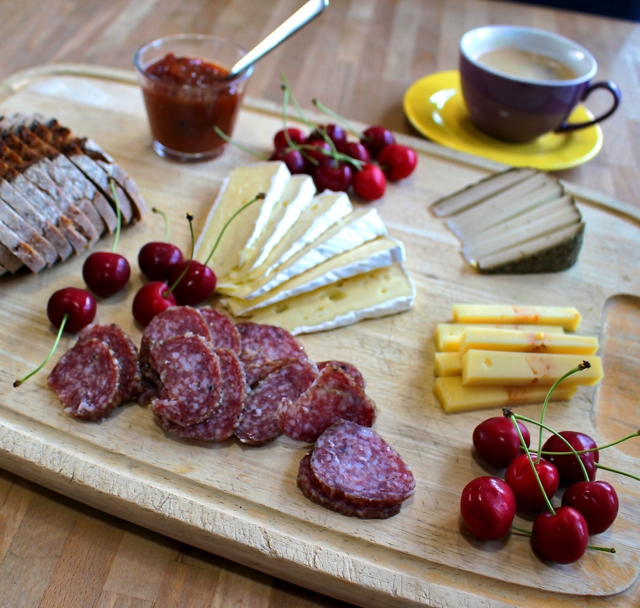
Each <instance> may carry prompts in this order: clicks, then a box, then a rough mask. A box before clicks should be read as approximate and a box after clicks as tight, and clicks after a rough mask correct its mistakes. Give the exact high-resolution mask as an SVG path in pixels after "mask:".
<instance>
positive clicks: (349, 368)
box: [317, 361, 367, 390]
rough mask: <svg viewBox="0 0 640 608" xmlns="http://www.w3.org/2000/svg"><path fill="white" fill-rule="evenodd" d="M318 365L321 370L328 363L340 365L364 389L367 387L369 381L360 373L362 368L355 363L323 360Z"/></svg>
mask: <svg viewBox="0 0 640 608" xmlns="http://www.w3.org/2000/svg"><path fill="white" fill-rule="evenodd" d="M317 365H318V369H319V370H320V371H322V370H323V369H324V368H325V367H327V366H328V365H331V366H332V367H339V368H340V369H341V370H342V371H343V372H345V373H346V374H349V375H350V376H351V377H352V378H353V379H354V380H355V381H356V383H357V385H358V386H359V387H360V388H361V389H362V390H364V389H365V388H367V383H366V381H365V379H364V377H363V376H362V374H361V373H360V370H359V369H358V368H357V367H356V366H355V365H353V363H346V362H345V361H321V362H320V363H318V364H317Z"/></svg>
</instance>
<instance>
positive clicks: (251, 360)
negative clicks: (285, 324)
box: [236, 323, 311, 387]
mask: <svg viewBox="0 0 640 608" xmlns="http://www.w3.org/2000/svg"><path fill="white" fill-rule="evenodd" d="M236 327H237V329H238V331H239V332H240V344H241V347H242V352H241V353H240V360H241V361H242V364H243V365H244V373H245V376H246V378H247V385H248V386H250V387H253V386H255V385H256V383H258V382H259V381H260V378H261V377H263V376H264V368H263V364H264V363H265V362H266V361H275V360H276V359H290V358H294V359H299V360H301V361H308V362H311V360H310V359H309V357H308V356H307V353H306V352H305V351H304V348H303V347H302V345H301V344H300V343H299V342H298V341H297V340H296V339H295V338H294V337H293V336H292V335H291V334H290V333H289V332H288V331H287V330H286V329H282V328H281V327H275V326H274V325H260V324H258V323H238V325H236Z"/></svg>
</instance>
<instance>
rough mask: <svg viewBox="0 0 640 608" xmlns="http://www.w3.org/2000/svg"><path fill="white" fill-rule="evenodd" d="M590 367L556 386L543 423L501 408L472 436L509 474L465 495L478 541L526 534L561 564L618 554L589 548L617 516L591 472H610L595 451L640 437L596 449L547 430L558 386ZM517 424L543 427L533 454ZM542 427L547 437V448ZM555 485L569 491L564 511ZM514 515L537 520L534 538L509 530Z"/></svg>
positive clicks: (464, 507) (613, 499) (474, 485)
mask: <svg viewBox="0 0 640 608" xmlns="http://www.w3.org/2000/svg"><path fill="white" fill-rule="evenodd" d="M588 367H589V363H588V362H587V361H585V362H583V363H582V364H581V365H579V366H578V367H576V368H574V369H573V370H571V371H570V372H568V373H567V374H565V375H564V376H563V377H562V378H561V379H560V380H559V381H558V382H556V384H554V386H553V387H552V388H551V390H550V391H549V394H548V395H547V400H546V401H545V404H544V408H543V412H542V418H541V421H540V422H538V421H536V420H532V419H530V418H527V417H525V416H520V415H517V414H514V413H513V412H512V410H511V409H509V408H504V410H503V414H504V416H497V417H494V418H489V419H488V420H485V421H484V422H482V423H481V424H479V425H478V426H477V427H476V429H475V430H474V432H473V445H474V447H475V449H476V450H477V452H478V454H479V455H480V457H481V458H482V459H483V460H485V461H486V462H487V463H488V464H490V465H492V466H494V467H496V468H506V472H505V476H504V481H503V480H502V479H499V478H497V477H488V476H485V477H478V478H476V479H474V480H473V481H471V482H470V483H469V484H467V486H466V487H465V488H464V490H463V491H462V497H461V500H460V510H461V512H462V518H463V519H464V522H465V524H466V525H467V527H468V528H469V530H471V532H472V533H473V534H474V535H475V536H477V537H478V538H479V539H481V540H497V539H499V538H502V537H503V536H505V535H506V534H507V533H508V532H509V531H510V529H514V530H516V531H518V532H521V533H524V534H527V535H530V536H531V537H532V540H533V544H534V546H535V547H536V548H537V549H538V550H539V551H540V553H541V554H542V555H543V556H544V557H546V558H547V559H549V560H551V561H553V562H556V563H559V564H570V563H573V562H575V561H577V560H578V559H580V557H582V555H583V554H584V552H585V551H586V549H587V548H590V549H595V550H600V551H607V552H610V553H615V549H609V548H603V547H594V546H591V545H589V536H590V535H593V534H600V533H602V532H604V531H605V530H607V529H608V528H609V526H611V524H612V523H613V522H614V520H615V518H616V515H617V514H618V496H617V493H616V491H615V489H614V488H613V486H612V485H611V484H609V483H607V482H606V481H595V477H596V470H597V469H598V468H602V469H606V470H609V471H613V469H609V468H608V467H604V466H602V465H600V464H599V461H600V451H601V450H603V449H605V448H608V447H611V446H613V445H616V444H618V443H620V442H622V441H625V440H627V439H630V438H631V437H637V436H638V435H639V434H640V431H638V432H636V433H633V434H632V435H629V436H627V437H624V438H623V439H620V440H619V441H616V442H613V443H610V444H608V445H605V446H600V447H598V446H597V445H596V442H595V441H594V440H593V439H592V438H591V437H589V435H586V434H584V433H579V432H576V431H563V432H561V433H556V432H555V431H554V430H553V429H551V428H549V427H548V426H546V425H545V424H544V414H545V411H546V407H547V403H548V401H549V397H550V396H551V393H552V392H553V390H554V389H555V387H556V386H557V385H558V384H559V382H560V381H561V380H563V379H564V378H566V377H567V376H569V375H571V374H573V373H575V372H578V371H580V370H582V369H586V368H588ZM522 421H524V422H529V423H531V424H535V425H537V426H539V427H540V442H539V447H538V452H537V454H531V453H530V451H529V445H530V443H531V435H530V433H529V430H528V428H527V427H526V426H525V425H524V424H523V422H522ZM543 429H544V430H548V431H549V432H551V433H552V436H551V437H550V438H549V439H548V440H547V441H546V442H545V443H544V445H543V444H542V430H543ZM542 456H545V458H542ZM614 472H617V473H620V471H614ZM623 474H625V475H628V474H626V473H623ZM629 476H630V477H634V476H633V475H629ZM634 478H635V479H637V478H636V477H634ZM559 486H566V490H565V491H564V494H563V495H562V504H561V506H560V507H553V506H552V505H551V502H550V499H551V497H552V496H553V495H554V494H555V493H556V490H557V489H558V487H559ZM545 509H546V510H545ZM516 510H518V511H520V512H524V513H528V514H536V513H537V514H538V515H537V517H536V518H535V520H534V522H533V530H532V531H531V532H529V531H528V530H524V529H522V528H519V527H517V526H514V525H513V519H514V516H515V513H516Z"/></svg>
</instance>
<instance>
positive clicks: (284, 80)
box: [280, 74, 315, 129]
mask: <svg viewBox="0 0 640 608" xmlns="http://www.w3.org/2000/svg"><path fill="white" fill-rule="evenodd" d="M280 78H281V79H282V87H283V89H284V90H285V91H288V92H289V96H290V97H291V103H292V104H293V107H294V108H295V109H296V112H298V115H299V116H300V120H302V122H303V123H304V124H305V125H307V127H309V128H310V129H314V128H315V127H314V126H313V124H312V123H311V122H309V119H308V118H307V117H306V116H305V115H304V112H303V111H302V108H301V107H300V104H299V103H298V100H297V99H296V98H295V95H294V94H293V91H292V90H291V87H290V86H289V81H288V80H287V77H286V76H285V75H284V74H280Z"/></svg>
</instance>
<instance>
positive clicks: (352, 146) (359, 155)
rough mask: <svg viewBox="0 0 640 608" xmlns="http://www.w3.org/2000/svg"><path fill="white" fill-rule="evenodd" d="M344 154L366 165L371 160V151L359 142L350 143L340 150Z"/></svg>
mask: <svg viewBox="0 0 640 608" xmlns="http://www.w3.org/2000/svg"><path fill="white" fill-rule="evenodd" d="M340 152H342V153H343V154H346V155H347V156H350V157H351V158H354V159H355V160H361V161H362V162H364V163H368V162H369V161H370V160H371V155H370V154H369V151H368V150H367V149H366V148H365V147H364V146H363V145H362V144H360V143H358V142H357V141H348V142H347V143H346V144H344V146H342V149H341V150H340Z"/></svg>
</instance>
